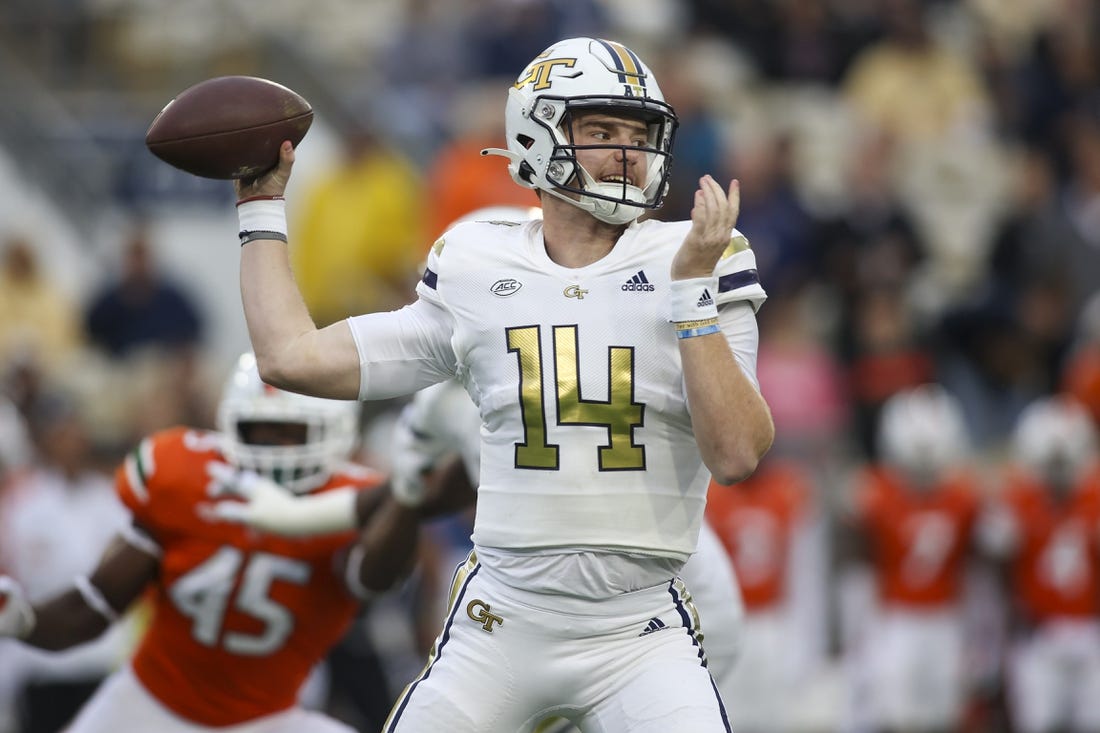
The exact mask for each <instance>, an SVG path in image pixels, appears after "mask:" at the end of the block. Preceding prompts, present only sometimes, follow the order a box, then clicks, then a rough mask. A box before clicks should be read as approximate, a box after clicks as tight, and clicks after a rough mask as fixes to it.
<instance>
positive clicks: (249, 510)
mask: <svg viewBox="0 0 1100 733" xmlns="http://www.w3.org/2000/svg"><path fill="white" fill-rule="evenodd" d="M206 474H207V475H208V476H209V477H210V484H209V485H208V486H207V488H206V493H207V495H208V496H210V497H211V498H213V499H221V501H216V502H213V503H210V504H203V505H201V506H200V511H201V512H202V515H203V518H204V519H206V520H208V521H222V522H235V523H237V524H247V525H249V526H252V527H255V528H257V529H266V528H265V527H264V526H263V525H264V523H265V522H264V517H265V515H267V514H270V513H271V512H272V511H273V510H275V511H276V512H281V511H285V510H288V509H291V508H292V507H293V505H294V501H295V499H294V497H293V496H292V495H291V494H290V492H288V491H287V490H286V489H283V488H281V487H280V486H279V485H278V484H276V483H275V482H274V481H271V480H269V479H266V478H264V477H263V476H260V475H259V474H257V473H255V472H253V471H239V470H237V469H236V468H233V467H232V466H230V465H228V464H226V463H220V462H218V461H211V462H210V463H207V464H206ZM238 499H243V500H244V501H238Z"/></svg>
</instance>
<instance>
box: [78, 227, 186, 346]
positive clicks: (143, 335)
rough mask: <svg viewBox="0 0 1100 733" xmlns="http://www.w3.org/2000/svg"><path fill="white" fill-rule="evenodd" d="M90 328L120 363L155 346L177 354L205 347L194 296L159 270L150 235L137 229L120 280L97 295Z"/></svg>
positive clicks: (125, 252)
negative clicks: (142, 350)
mask: <svg viewBox="0 0 1100 733" xmlns="http://www.w3.org/2000/svg"><path fill="white" fill-rule="evenodd" d="M86 326H87V331H88V336H89V338H90V339H91V341H92V343H93V344H95V345H96V346H98V347H100V348H101V349H103V350H104V351H105V352H106V353H107V354H108V355H109V356H110V357H112V358H114V359H124V358H126V357H128V356H130V355H132V354H133V353H135V352H137V351H139V350H141V349H143V348H145V347H153V348H155V349H161V350H164V351H167V352H171V353H173V354H176V355H179V354H185V353H187V352H193V351H194V350H195V349H197V348H198V347H199V346H201V345H202V339H203V333H204V329H203V321H202V316H201V314H200V310H199V307H198V305H197V304H196V302H195V301H194V299H193V298H192V296H191V295H190V294H189V293H187V292H185V291H184V290H183V289H182V288H181V287H180V286H179V285H177V284H176V283H175V282H173V281H172V279H171V278H170V277H169V276H168V275H166V274H164V273H162V272H160V271H159V270H158V268H157V263H156V261H155V257H154V253H153V248H152V245H151V244H150V242H149V239H148V233H147V232H146V231H145V230H144V229H143V228H142V227H137V228H135V229H134V230H133V231H132V232H131V235H130V238H129V240H128V241H127V242H126V244H125V246H124V248H123V252H122V263H121V269H120V271H119V272H118V275H117V278H116V279H114V280H113V281H112V282H109V283H107V284H105V285H104V286H103V287H102V288H101V289H100V290H99V292H98V293H96V294H95V295H93V297H92V298H91V301H90V302H89V305H88V308H87V316H86Z"/></svg>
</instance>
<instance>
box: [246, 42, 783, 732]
mask: <svg viewBox="0 0 1100 733" xmlns="http://www.w3.org/2000/svg"><path fill="white" fill-rule="evenodd" d="M505 120H506V128H507V138H508V140H507V142H508V149H507V150H501V151H486V152H496V153H499V154H502V155H504V156H505V157H507V158H508V160H509V170H510V171H511V173H512V176H513V178H514V179H515V180H516V181H517V182H518V183H520V184H521V185H524V186H527V187H530V188H536V189H538V190H539V193H540V197H541V201H542V208H543V212H544V213H543V216H544V219H543V221H541V222H540V221H531V222H527V223H524V224H522V225H509V224H494V223H478V222H475V223H469V224H463V225H460V226H458V227H455V228H454V229H453V230H451V231H449V232H447V233H446V234H445V235H444V237H443V238H442V239H441V240H440V241H438V242H437V243H436V244H435V246H434V247H433V249H432V252H431V254H430V255H429V258H428V267H427V269H426V271H425V274H424V278H423V280H422V282H421V283H420V284H419V285H418V288H417V293H418V296H419V297H418V299H417V301H416V302H414V303H413V304H411V305H409V306H406V307H405V308H403V309H401V310H399V311H395V312H391V313H376V314H368V315H362V316H355V317H353V318H350V319H348V320H347V321H346V322H342V323H338V324H334V325H332V326H329V327H326V328H324V329H319V330H318V329H317V328H316V327H315V326H314V324H313V322H312V321H311V320H310V318H309V314H308V312H307V311H306V309H305V307H304V306H303V304H302V301H301V298H300V295H299V294H298V292H297V290H296V288H295V286H294V282H293V277H292V275H291V272H290V267H289V263H288V260H287V253H286V248H285V245H284V241H285V231H286V226H285V214H284V213H283V206H282V201H281V197H282V194H283V191H284V190H285V186H286V181H287V178H288V176H289V174H290V170H291V167H292V164H293V150H292V148H291V146H290V144H289V143H284V145H283V148H282V149H281V151H280V156H281V157H280V164H279V166H278V167H277V168H276V169H275V170H274V171H272V172H271V173H268V174H266V175H265V176H263V177H262V178H260V179H259V180H258V181H253V182H247V183H246V182H238V184H237V192H238V195H239V198H240V203H239V205H238V212H239V214H240V220H241V232H242V234H241V240H242V244H243V247H242V264H241V290H242V299H243V301H244V306H245V315H246V318H247V320H248V327H249V333H250V336H251V338H252V342H253V347H254V349H255V351H256V354H257V358H258V360H259V363H260V368H261V373H262V374H263V376H264V378H265V380H267V381H269V382H270V383H272V384H275V385H277V386H280V387H283V388H288V389H292V390H297V391H303V392H307V393H311V394H316V395H319V396H329V397H349V396H350V397H354V396H358V397H359V398H360V399H378V398H385V397H390V396H393V395H398V394H407V393H410V392H413V391H415V390H418V389H421V388H423V387H425V386H428V385H430V384H434V383H437V382H441V381H444V380H446V379H450V378H452V377H453V378H457V379H458V381H459V382H460V383H462V384H463V385H464V387H465V388H466V390H467V392H468V393H469V394H470V396H471V397H472V398H473V400H474V402H475V403H476V404H477V405H478V408H479V412H480V415H481V419H482V427H481V441H482V447H481V481H480V488H479V493H478V498H477V509H476V515H475V521H474V534H473V541H474V547H475V549H474V552H472V553H471V555H470V558H469V560H468V562H467V563H466V564H465V565H464V566H463V567H462V568H460V570H459V571H458V573H457V574H456V577H455V581H454V585H453V590H452V594H451V605H450V607H449V611H448V615H447V619H446V622H445V624H444V628H443V631H442V632H441V634H440V636H439V638H438V639H437V641H436V644H435V646H434V649H433V651H432V654H431V656H430V660H429V663H428V665H427V666H426V667H425V669H424V671H423V672H422V673H421V674H420V675H419V676H418V677H417V678H416V679H415V680H414V681H413V682H412V683H411V684H410V685H409V686H408V687H407V688H406V690H405V691H404V693H403V694H402V695H401V696H400V697H399V699H398V701H397V704H396V705H395V707H394V710H393V712H392V713H391V715H390V719H389V720H388V721H387V724H386V727H385V731H386V732H387V733H413V732H416V733H418V732H420V731H434V730H447V731H452V732H456V733H465V732H467V731H468V732H469V733H473V732H474V731H477V732H478V733H483V732H485V731H490V732H493V733H496V732H499V733H513V732H514V731H531V730H534V729H535V728H536V727H537V726H538V725H539V724H540V722H541V721H543V720H545V719H547V718H550V717H564V718H567V719H570V720H572V721H574V722H576V723H577V724H578V726H579V727H580V728H581V729H582V730H584V731H586V733H612V732H617V731H622V732H624V733H625V732H626V731H631V732H633V733H677V732H678V731H684V732H687V731H692V732H693V733H700V732H702V733H708V732H710V731H728V730H729V724H728V722H727V720H726V714H725V709H724V707H723V704H722V701H721V698H720V696H719V695H718V693H717V690H716V689H715V686H714V683H713V681H712V680H711V678H710V675H709V674H708V672H707V669H706V666H705V655H704V654H703V652H702V648H701V646H700V644H699V640H698V638H697V632H698V617H697V613H696V611H695V608H694V605H693V604H692V603H691V602H690V599H689V597H688V595H687V593H686V591H685V589H684V588H683V585H682V583H681V582H680V581H679V580H678V578H677V574H678V573H679V571H680V569H681V568H682V566H683V564H684V563H685V561H686V560H687V559H688V557H689V556H690V555H691V553H692V552H694V551H695V547H696V544H697V541H698V536H699V531H700V526H701V523H702V516H703V505H704V501H705V491H706V487H707V484H708V481H709V478H710V475H712V474H713V475H714V477H715V478H716V479H718V480H719V481H721V482H723V483H731V482H733V481H736V480H739V479H740V478H742V477H744V476H746V475H748V474H749V473H751V472H752V470H754V469H755V467H756V465H757V462H758V461H759V459H760V457H761V456H762V455H763V453H764V452H765V451H766V450H767V448H768V447H769V445H770V444H771V440H772V437H773V435H774V427H773V425H772V422H771V416H770V413H769V411H768V408H767V405H766V403H765V402H764V400H763V398H762V397H761V396H760V393H759V390H758V388H757V385H756V383H755V377H754V371H755V365H754V363H753V362H754V358H755V353H756V345H757V338H758V332H757V326H756V318H755V310H756V308H758V307H759V305H760V304H761V302H762V301H763V300H764V297H765V294H764V291H763V289H762V288H761V286H760V284H759V282H758V280H757V276H756V269H755V260H754V257H753V254H752V251H751V250H750V249H749V248H748V244H747V242H746V241H745V238H744V237H742V236H741V235H740V234H739V233H738V232H737V231H736V230H735V229H734V228H733V226H734V224H735V223H736V218H737V210H738V203H739V197H738V189H737V186H736V183H733V184H731V185H730V188H729V191H728V192H727V191H724V190H723V189H722V188H721V187H720V186H719V185H718V184H717V183H716V182H715V181H714V180H713V179H712V178H711V177H710V176H704V177H703V178H702V179H701V180H700V182H699V189H698V191H696V194H695V201H694V208H693V210H692V220H691V221H690V222H676V223H665V222H660V221H646V222H641V223H638V222H637V221H636V220H637V218H638V217H639V216H640V215H641V214H642V213H644V212H645V211H646V210H649V209H655V208H657V207H658V206H659V205H660V203H661V201H662V199H663V196H664V193H665V192H666V190H667V180H668V167H669V161H670V153H671V145H672V139H673V133H674V130H675V127H676V117H675V113H674V112H673V110H672V108H671V107H669V106H668V105H667V104H665V102H664V101H663V98H662V96H661V93H660V90H659V88H658V87H657V84H656V81H655V80H654V79H653V76H652V74H651V72H650V71H649V70H648V68H646V67H645V65H644V64H643V63H642V62H641V60H640V59H638V57H637V56H636V55H635V54H634V53H633V52H631V51H630V50H629V49H627V48H625V47H624V46H622V45H621V44H618V43H614V42H611V41H604V40H599V39H589V38H575V39H568V40H565V41H561V42H559V43H556V44H554V45H553V46H551V47H550V48H548V49H547V50H546V51H544V52H543V53H542V54H540V55H539V56H538V57H537V58H535V59H534V60H533V61H532V62H531V64H529V65H528V67H527V68H526V69H525V70H524V71H523V73H522V74H521V75H520V77H519V78H518V79H517V81H516V83H515V84H514V85H513V86H512V88H511V89H510V90H509V98H508V103H507V105H506V108H505ZM689 403H690V409H689ZM394 489H395V495H396V496H397V498H398V499H399V500H400V499H401V498H402V497H401V488H400V487H399V486H397V485H395V487H394ZM533 659H537V660H539V664H538V665H532V664H531V660H533Z"/></svg>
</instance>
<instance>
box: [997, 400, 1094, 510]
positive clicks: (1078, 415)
mask: <svg viewBox="0 0 1100 733" xmlns="http://www.w3.org/2000/svg"><path fill="white" fill-rule="evenodd" d="M1096 450H1097V436H1096V427H1095V425H1093V422H1092V417H1091V416H1090V415H1089V412H1088V410H1086V409H1085V408H1084V406H1082V405H1081V404H1080V403H1079V402H1077V401H1076V400H1074V399H1073V398H1071V397H1068V396H1066V395H1057V396H1053V397H1044V398H1041V399H1038V400H1036V401H1034V402H1032V403H1031V404H1030V405H1028V406H1027V407H1025V408H1024V411H1023V412H1021V413H1020V417H1019V418H1018V419H1017V421H1016V427H1015V429H1014V430H1013V433H1012V451H1013V456H1014V458H1015V459H1016V460H1017V461H1019V463H1020V464H1021V465H1022V466H1024V467H1025V468H1026V469H1028V470H1029V471H1032V472H1033V473H1035V475H1036V476H1038V477H1040V478H1042V479H1043V480H1044V481H1047V482H1049V483H1051V484H1052V485H1054V486H1055V487H1056V488H1063V489H1065V488H1069V487H1070V485H1071V484H1072V483H1073V482H1074V481H1075V479H1076V477H1077V475H1078V474H1079V473H1080V471H1081V470H1082V469H1083V468H1086V467H1087V466H1088V465H1089V464H1090V463H1091V462H1092V461H1093V460H1095V459H1096Z"/></svg>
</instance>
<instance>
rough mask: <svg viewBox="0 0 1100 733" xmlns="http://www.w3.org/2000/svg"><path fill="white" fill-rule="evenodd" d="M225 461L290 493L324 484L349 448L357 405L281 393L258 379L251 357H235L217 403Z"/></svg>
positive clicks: (291, 393)
mask: <svg viewBox="0 0 1100 733" xmlns="http://www.w3.org/2000/svg"><path fill="white" fill-rule="evenodd" d="M218 429H219V430H220V431H221V433H222V444H223V451H224V453H225V457H226V459H227V460H228V461H229V462H230V463H231V464H232V465H233V466H234V467H236V468H238V469H241V470H247V471H254V472H255V473H258V474H260V475H261V476H264V477H265V478H268V479H271V480H272V481H274V482H275V483H277V484H279V485H280V486H282V487H284V488H286V489H287V490H289V491H292V492H294V493H307V492H310V491H313V490H314V489H317V488H319V487H320V486H322V485H324V484H325V482H327V481H328V479H329V477H330V476H331V475H332V472H333V471H334V470H335V468H336V467H337V465H338V464H339V463H341V462H342V461H345V460H347V459H348V457H349V456H350V454H351V450H352V448H353V447H354V446H355V440H356V432H357V429H358V404H357V403H355V402H347V401H343V400H327V399H321V398H318V397H309V396H306V395H300V394H295V393H293V392H286V391H284V390H281V389H276V388H274V387H271V386H269V385H267V384H264V383H263V382H262V381H261V380H260V375H259V372H258V370H257V369H256V362H255V359H254V358H253V356H252V355H251V354H245V355H244V356H242V357H241V359H240V361H239V362H238V364H237V367H236V369H235V370H234V372H233V374H232V375H231V376H230V377H229V380H228V381H227V383H226V386H225V389H224V391H223V393H222V399H221V402H220V404H219V405H218Z"/></svg>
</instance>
